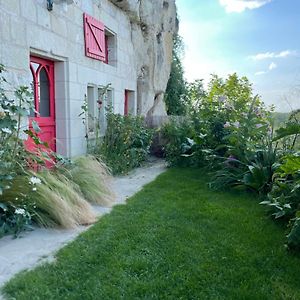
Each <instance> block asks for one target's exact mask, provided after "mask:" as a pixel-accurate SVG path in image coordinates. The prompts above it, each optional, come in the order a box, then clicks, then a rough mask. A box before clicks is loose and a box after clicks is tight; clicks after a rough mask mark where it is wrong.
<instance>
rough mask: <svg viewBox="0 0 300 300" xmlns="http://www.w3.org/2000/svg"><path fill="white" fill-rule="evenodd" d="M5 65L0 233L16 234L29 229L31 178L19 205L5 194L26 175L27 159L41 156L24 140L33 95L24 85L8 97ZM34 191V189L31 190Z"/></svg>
mask: <svg viewBox="0 0 300 300" xmlns="http://www.w3.org/2000/svg"><path fill="white" fill-rule="evenodd" d="M4 72H5V69H4V66H3V65H1V64H0V144H1V149H0V207H1V210H0V220H1V221H0V227H1V229H0V235H3V234H6V233H14V234H15V235H17V234H18V233H20V232H21V231H22V230H23V229H26V228H28V226H29V224H30V222H31V217H32V215H31V214H30V213H29V211H28V207H27V206H26V204H25V200H26V199H27V198H28V193H26V192H25V191H24V190H26V189H28V190H30V188H31V186H30V184H31V182H30V180H26V181H24V187H23V191H22V193H20V195H18V197H17V200H18V203H17V204H13V203H12V202H9V201H6V200H7V199H6V198H5V194H6V193H7V192H10V190H11V188H12V186H13V184H14V181H15V180H16V178H17V177H18V176H25V177H26V176H27V175H28V172H27V168H28V162H29V161H31V162H32V163H35V164H36V165H38V164H39V163H40V162H41V159H40V158H39V157H38V156H37V155H36V154H33V153H29V152H28V151H26V149H25V147H24V143H23V138H24V134H25V133H24V130H23V129H22V118H23V117H26V116H28V115H29V111H30V109H32V106H31V105H32V98H31V93H30V91H29V89H28V88H27V87H25V86H21V87H19V88H18V89H16V90H15V91H14V99H10V98H8V97H7V95H6V93H5V89H4V86H5V85H6V86H9V84H8V83H7V81H6V79H5V77H4V76H3V73H4ZM27 133H30V134H31V135H32V136H33V137H35V138H36V140H35V142H39V139H38V138H37V137H36V134H35V133H34V132H32V131H29V130H27ZM31 192H32V191H31Z"/></svg>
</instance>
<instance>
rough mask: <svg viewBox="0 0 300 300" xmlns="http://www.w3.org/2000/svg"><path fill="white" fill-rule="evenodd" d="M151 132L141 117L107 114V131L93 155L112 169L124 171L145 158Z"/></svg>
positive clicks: (119, 171) (139, 163)
mask: <svg viewBox="0 0 300 300" xmlns="http://www.w3.org/2000/svg"><path fill="white" fill-rule="evenodd" d="M152 136H153V132H152V130H151V129H147V128H146V126H145V125H144V120H143V118H142V117H134V116H130V115H129V116H121V115H119V114H113V113H108V114H107V131H106V134H105V136H104V138H103V141H102V144H101V146H100V147H99V149H95V152H94V154H95V156H96V157H98V158H100V159H103V161H104V162H105V163H106V164H107V165H108V167H109V168H110V169H111V170H112V173H113V174H122V173H126V172H128V171H130V170H132V169H133V168H136V167H138V166H140V165H141V163H142V162H143V161H145V160H146V158H147V155H148V153H149V148H150V144H151V140H152Z"/></svg>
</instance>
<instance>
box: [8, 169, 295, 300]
mask: <svg viewBox="0 0 300 300" xmlns="http://www.w3.org/2000/svg"><path fill="white" fill-rule="evenodd" d="M208 181H209V178H208V176H207V172H205V170H203V171H201V170H198V169H183V168H181V169H175V168H174V169H171V170H168V171H167V172H166V173H164V174H162V175H161V176H159V177H158V178H157V180H156V181H155V182H153V183H151V184H149V185H147V186H146V187H144V188H143V190H142V191H141V192H140V193H138V194H136V195H135V196H134V197H132V198H131V199H129V200H128V204H127V205H119V206H117V207H115V208H114V209H113V211H112V212H111V214H109V215H107V216H105V217H103V218H101V219H100V220H99V222H98V223H97V224H95V226H93V227H92V228H90V229H89V230H88V231H86V232H84V233H83V234H81V235H80V236H79V237H78V238H77V239H76V240H75V241H74V242H72V243H70V244H68V245H67V246H66V247H65V248H63V249H61V250H60V251H59V252H58V253H57V255H56V259H55V262H52V263H47V264H44V265H40V266H38V268H37V269H35V270H30V271H28V272H23V273H21V274H19V275H17V277H15V278H14V279H12V280H11V281H10V282H8V284H6V286H5V287H4V292H5V296H6V297H7V298H8V299H49V300H51V299H272V300H273V299H276V300H277V299H278V300H279V299H299V298H300V269H299V263H300V259H299V257H298V256H296V255H287V252H286V250H285V248H284V247H282V243H283V240H284V238H283V232H284V231H283V228H282V227H280V226H276V225H275V224H273V223H272V222H270V221H269V220H268V219H267V218H265V217H264V214H263V210H262V208H261V207H260V206H259V205H257V199H256V198H257V197H256V195H250V194H248V195H247V194H246V195H245V194H244V193H243V194H242V193H233V192H216V191H212V190H210V189H209V188H208V187H207V182H208ZM166 237H167V238H166ZM179 283H180V284H179Z"/></svg>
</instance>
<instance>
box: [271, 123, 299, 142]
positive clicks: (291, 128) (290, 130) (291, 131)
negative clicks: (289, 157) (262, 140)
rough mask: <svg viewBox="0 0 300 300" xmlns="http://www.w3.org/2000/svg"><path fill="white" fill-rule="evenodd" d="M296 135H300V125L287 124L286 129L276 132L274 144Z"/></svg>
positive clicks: (281, 128)
mask: <svg viewBox="0 0 300 300" xmlns="http://www.w3.org/2000/svg"><path fill="white" fill-rule="evenodd" d="M295 134H300V124H298V123H287V124H286V127H280V128H279V129H277V130H276V136H275V137H274V139H273V142H275V141H278V140H280V139H282V138H285V137H288V136H291V135H295Z"/></svg>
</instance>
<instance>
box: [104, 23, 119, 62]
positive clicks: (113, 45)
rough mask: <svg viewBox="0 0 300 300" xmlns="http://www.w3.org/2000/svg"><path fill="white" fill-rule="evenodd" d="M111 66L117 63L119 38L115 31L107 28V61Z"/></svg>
mask: <svg viewBox="0 0 300 300" xmlns="http://www.w3.org/2000/svg"><path fill="white" fill-rule="evenodd" d="M104 62H105V63H106V64H108V65H111V66H116V65H117V39H116V35H115V33H113V32H112V31H110V30H108V29H105V61H104Z"/></svg>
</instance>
